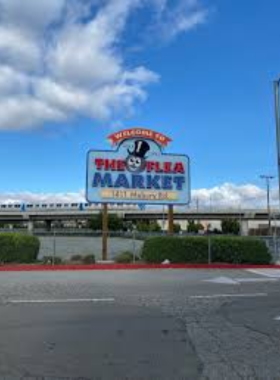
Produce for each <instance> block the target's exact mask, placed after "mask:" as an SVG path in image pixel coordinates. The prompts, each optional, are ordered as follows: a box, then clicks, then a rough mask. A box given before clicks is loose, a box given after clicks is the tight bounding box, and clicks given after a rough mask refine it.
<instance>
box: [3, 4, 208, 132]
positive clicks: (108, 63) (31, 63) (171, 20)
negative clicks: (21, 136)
mask: <svg viewBox="0 0 280 380" xmlns="http://www.w3.org/2000/svg"><path fill="white" fill-rule="evenodd" d="M173 4H174V2H171V1H170V2H169V1H167V0H152V1H150V0H106V1H105V0H40V1H39V0H25V1H24V4H23V2H22V0H0V130H19V129H28V128H34V127H39V126H41V125H43V124H44V123H45V122H57V121H58V122H60V121H66V120H68V119H69V118H73V117H75V116H78V115H82V116H87V117H90V118H92V119H95V120H104V119H106V121H112V122H114V120H120V119H121V118H122V116H127V115H130V114H131V112H132V111H133V108H134V106H135V103H136V102H138V101H143V100H145V99H146V97H147V90H146V88H147V86H148V85H149V84H151V83H153V82H156V81H157V80H158V79H159V78H158V75H157V74H156V73H154V72H152V71H150V70H149V69H148V68H146V67H144V66H142V65H139V66H137V65H136V66H134V67H129V65H128V64H127V62H126V59H125V58H126V57H125V56H124V53H123V50H122V49H121V42H123V41H122V36H123V33H124V32H125V30H126V26H127V21H128V19H129V17H130V16H131V15H132V14H133V12H139V11H141V10H143V9H146V8H147V7H149V8H151V7H153V9H154V10H156V12H155V17H156V22H153V21H155V20H152V18H151V20H150V21H151V22H152V23H153V25H156V27H157V28H158V32H160V33H163V31H167V30H169V34H170V36H169V37H170V38H174V37H175V36H176V35H177V34H179V33H181V32H184V31H186V30H188V29H191V28H193V27H195V26H196V25H197V24H199V23H201V22H202V21H203V17H202V16H201V19H200V18H199V16H198V14H199V12H203V8H201V7H200V6H199V4H198V1H197V0H178V1H176V2H175V5H173ZM150 13H151V12H148V14H150ZM164 33H165V32H164ZM164 33H163V34H164ZM164 38H165V39H167V37H166V36H165V37H164Z"/></svg>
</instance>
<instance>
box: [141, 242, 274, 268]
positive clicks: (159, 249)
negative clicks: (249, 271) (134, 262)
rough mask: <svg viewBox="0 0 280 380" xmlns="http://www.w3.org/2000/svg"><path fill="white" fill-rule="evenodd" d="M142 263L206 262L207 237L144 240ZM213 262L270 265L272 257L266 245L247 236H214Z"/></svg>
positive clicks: (212, 246) (212, 247)
mask: <svg viewBox="0 0 280 380" xmlns="http://www.w3.org/2000/svg"><path fill="white" fill-rule="evenodd" d="M142 258H143V260H145V261H147V262H151V263H161V262H163V261H164V260H165V259H168V260H169V261H170V262H171V263H207V262H208V238H207V237H193V236H189V237H182V238H179V237H170V236H164V237H163V236H162V237H154V238H149V239H147V240H146V241H145V243H144V246H143V251H142ZM211 262H213V263H214V262H216V263H217V262H218V263H235V264H239V263H240V264H243V263H244V264H245V263H246V264H268V263H270V262H271V255H270V253H269V251H268V249H267V247H266V245H265V243H264V242H263V241H261V240H258V239H251V238H244V237H211Z"/></svg>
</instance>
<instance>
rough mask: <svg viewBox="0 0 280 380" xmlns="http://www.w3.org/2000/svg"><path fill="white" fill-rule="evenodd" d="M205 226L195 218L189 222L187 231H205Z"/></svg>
mask: <svg viewBox="0 0 280 380" xmlns="http://www.w3.org/2000/svg"><path fill="white" fill-rule="evenodd" d="M203 230H204V227H203V225H202V224H201V223H196V222H195V221H194V220H190V221H189V222H188V229H187V231H188V232H190V233H195V234H197V233H198V232H199V231H203Z"/></svg>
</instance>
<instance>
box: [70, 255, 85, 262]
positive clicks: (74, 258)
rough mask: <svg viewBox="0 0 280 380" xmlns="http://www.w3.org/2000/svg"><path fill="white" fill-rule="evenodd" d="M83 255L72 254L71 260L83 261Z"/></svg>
mask: <svg viewBox="0 0 280 380" xmlns="http://www.w3.org/2000/svg"><path fill="white" fill-rule="evenodd" d="M82 260H83V256H82V255H73V256H71V261H82Z"/></svg>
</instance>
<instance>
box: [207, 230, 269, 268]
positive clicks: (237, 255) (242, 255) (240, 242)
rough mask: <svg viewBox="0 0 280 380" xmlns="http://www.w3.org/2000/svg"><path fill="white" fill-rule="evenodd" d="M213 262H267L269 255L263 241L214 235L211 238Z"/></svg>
mask: <svg viewBox="0 0 280 380" xmlns="http://www.w3.org/2000/svg"><path fill="white" fill-rule="evenodd" d="M211 240H212V241H213V244H212V250H211V251H212V259H213V261H214V262H221V263H222V262H229V263H234V264H269V263H270V262H271V259H272V258H271V255H270V253H269V251H268V248H267V247H266V244H265V242H264V241H261V240H259V239H253V238H247V237H224V236H221V237H215V238H213V239H211Z"/></svg>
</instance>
